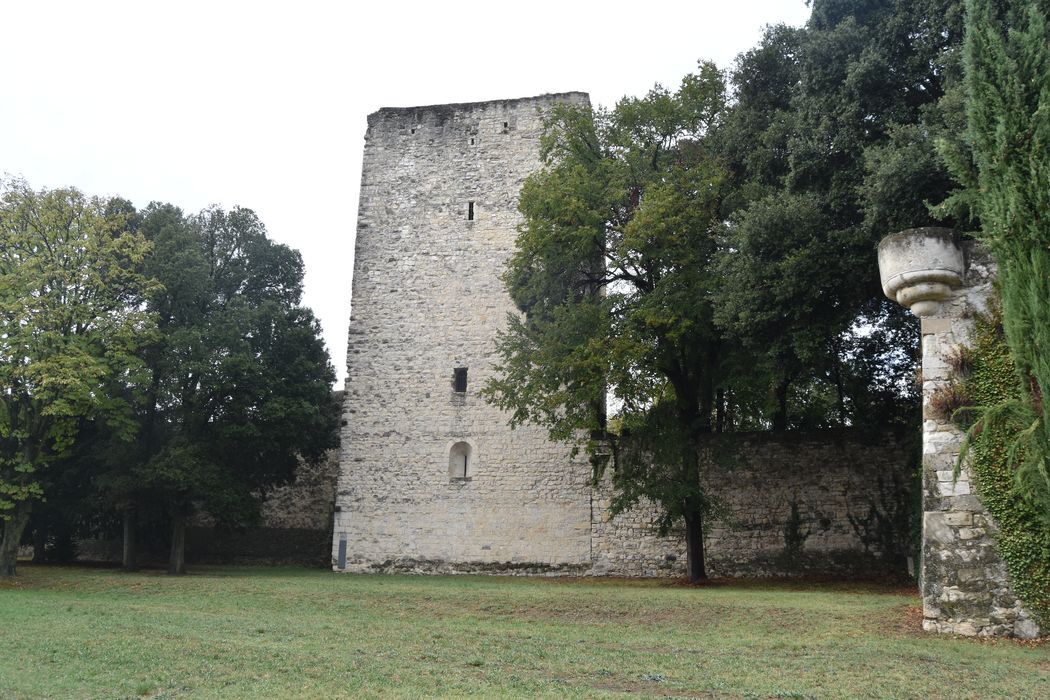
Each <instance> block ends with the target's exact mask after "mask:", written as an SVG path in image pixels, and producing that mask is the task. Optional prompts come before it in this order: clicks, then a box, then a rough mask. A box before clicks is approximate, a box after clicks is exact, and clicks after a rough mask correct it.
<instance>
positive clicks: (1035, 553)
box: [955, 308, 1050, 628]
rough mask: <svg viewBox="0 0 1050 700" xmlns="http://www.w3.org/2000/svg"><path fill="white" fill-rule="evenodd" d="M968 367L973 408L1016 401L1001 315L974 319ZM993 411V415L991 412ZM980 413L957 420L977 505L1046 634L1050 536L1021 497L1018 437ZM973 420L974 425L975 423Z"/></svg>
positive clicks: (964, 368)
mask: <svg viewBox="0 0 1050 700" xmlns="http://www.w3.org/2000/svg"><path fill="white" fill-rule="evenodd" d="M965 358H966V362H965V363H963V364H962V365H961V366H959V367H956V368H955V370H956V372H957V373H958V375H959V377H958V378H959V379H960V381H961V383H962V388H963V390H964V393H965V395H966V396H967V397H968V398H969V400H970V401H972V403H973V405H975V406H978V407H981V406H992V407H998V406H1003V405H1008V404H1009V403H1010V402H1012V401H1014V400H1016V399H1017V398H1018V394H1019V389H1018V384H1017V372H1016V370H1015V368H1014V363H1013V361H1012V360H1011V358H1010V349H1009V347H1008V346H1007V343H1006V336H1005V333H1004V332H1003V324H1002V314H1001V311H1000V310H999V309H998V308H993V309H992V310H991V311H990V312H989V313H988V314H987V315H984V316H980V317H978V318H977V320H976V323H975V330H974V338H973V345H972V346H971V347H970V348H969V349H968V352H966V353H965ZM992 410H995V409H992ZM981 413H982V410H981V409H980V408H978V409H976V410H975V411H969V410H961V411H957V412H956V414H955V415H956V420H957V421H960V422H961V423H962V427H964V428H969V436H970V437H969V438H968V440H967V445H968V447H967V454H968V459H969V466H970V470H971V474H972V478H973V481H974V483H975V485H976V487H977V494H978V496H979V497H980V499H981V503H983V504H984V507H985V508H986V509H987V510H988V512H989V513H990V514H991V515H992V516H993V517H994V518H995V519H996V521H997V522H998V524H999V527H1000V532H999V533H998V536H997V539H998V544H999V551H1000V553H1001V554H1002V557H1003V559H1004V560H1005V562H1006V565H1007V568H1008V569H1009V571H1010V577H1011V580H1012V582H1013V587H1014V591H1015V592H1016V593H1017V595H1018V597H1020V599H1021V600H1022V601H1023V602H1024V604H1025V606H1026V607H1027V608H1028V609H1029V610H1030V611H1031V612H1032V613H1033V615H1034V616H1035V617H1036V618H1037V620H1038V621H1039V623H1040V625H1041V626H1043V627H1044V628H1046V626H1047V624H1048V623H1050V530H1048V529H1047V528H1046V527H1045V525H1044V520H1043V518H1042V517H1041V513H1040V511H1039V509H1038V507H1037V506H1036V505H1035V504H1034V503H1033V502H1032V500H1031V499H1030V498H1025V497H1024V496H1025V494H1023V493H1022V488H1023V483H1022V482H1018V480H1017V478H1016V477H1017V474H1016V457H1017V455H1013V457H1014V458H1013V459H1011V455H1010V454H1009V453H1010V450H1011V449H1013V446H1014V440H1013V438H1014V435H1015V434H1016V431H1015V430H1013V429H1012V427H1011V426H1010V425H1009V422H1010V421H1009V420H1007V421H1000V422H999V423H998V427H993V425H992V423H989V424H988V426H986V425H984V423H985V422H986V421H985V419H984V418H981ZM975 420H976V422H974V421H975Z"/></svg>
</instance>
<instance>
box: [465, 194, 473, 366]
mask: <svg viewBox="0 0 1050 700" xmlns="http://www.w3.org/2000/svg"><path fill="white" fill-rule="evenodd" d="M473 220H474V202H467V221H473ZM464 371H466V370H464Z"/></svg>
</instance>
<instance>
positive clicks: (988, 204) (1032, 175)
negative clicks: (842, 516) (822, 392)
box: [956, 0, 1050, 529]
mask: <svg viewBox="0 0 1050 700" xmlns="http://www.w3.org/2000/svg"><path fill="white" fill-rule="evenodd" d="M967 9H968V16H967V25H966V26H967V33H966V47H965V49H966V50H965V66H966V85H967V89H968V99H967V103H966V106H967V131H966V141H967V144H968V146H969V149H970V154H971V156H972V162H973V166H974V167H973V168H970V169H967V168H964V167H962V166H960V165H959V163H958V162H956V172H957V174H958V176H959V178H960V179H961V180H962V182H963V184H964V185H965V186H966V187H967V188H968V189H969V190H971V191H973V194H972V195H971V196H970V201H971V202H972V204H973V206H974V208H975V210H976V213H977V215H978V216H979V218H980V220H981V224H982V227H981V231H980V233H979V237H980V240H981V241H982V242H984V243H985V245H987V246H988V248H989V249H990V250H991V252H992V254H993V255H994V256H995V260H996V263H997V264H998V276H999V289H1000V294H1001V296H1002V307H1003V328H1004V330H1005V334H1006V339H1007V343H1008V345H1009V347H1010V353H1011V358H1012V360H1013V364H1014V367H1015V369H1016V372H1017V380H1018V385H1019V393H1018V394H1017V395H1016V396H1015V397H1013V399H1014V400H1012V401H1009V402H1006V403H1004V404H1002V405H1000V406H998V407H995V408H989V409H988V410H987V411H986V414H985V420H984V423H986V424H988V425H992V424H1001V425H1003V426H1004V427H1008V429H1010V430H1011V431H1012V432H1013V435H1014V438H1013V439H1012V440H1011V444H1010V446H1009V450H1008V457H1009V461H1010V462H1011V463H1012V464H1015V465H1016V478H1017V481H1018V485H1019V492H1020V493H1021V494H1022V495H1023V496H1024V498H1025V499H1026V500H1028V502H1029V503H1030V504H1031V505H1032V507H1033V508H1034V509H1035V510H1036V512H1038V513H1039V514H1040V515H1041V517H1042V519H1043V524H1044V527H1045V528H1047V529H1050V398H1048V397H1050V303H1048V300H1050V218H1048V217H1047V212H1048V211H1050V188H1048V187H1047V183H1048V182H1050V24H1048V20H1047V11H1048V10H1050V4H1048V3H1045V2H1043V3H1037V2H1031V3H1028V2H1024V3H1021V2H1018V3H1007V5H1006V7H1005V9H1003V10H999V9H998V8H997V6H995V5H993V4H992V3H989V2H987V1H986V0H970V2H968V4H967Z"/></svg>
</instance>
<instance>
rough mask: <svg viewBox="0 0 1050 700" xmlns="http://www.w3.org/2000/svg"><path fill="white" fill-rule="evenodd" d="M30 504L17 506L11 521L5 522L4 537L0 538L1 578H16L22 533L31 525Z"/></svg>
mask: <svg viewBox="0 0 1050 700" xmlns="http://www.w3.org/2000/svg"><path fill="white" fill-rule="evenodd" d="M29 509H30V503H29V502H28V501H19V502H18V503H16V504H15V508H14V512H12V513H11V519H10V520H6V521H4V533H3V537H0V576H14V575H15V570H16V569H17V567H18V545H19V544H20V543H21V542H22V531H23V530H25V528H26V525H27V524H28V523H29Z"/></svg>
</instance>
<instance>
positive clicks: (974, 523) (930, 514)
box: [879, 228, 1039, 638]
mask: <svg viewBox="0 0 1050 700" xmlns="http://www.w3.org/2000/svg"><path fill="white" fill-rule="evenodd" d="M879 268H880V273H881V275H882V282H883V290H884V291H885V292H886V295H887V296H889V297H890V298H891V299H895V300H896V301H899V302H900V303H902V304H904V305H905V306H908V307H909V308H911V310H912V311H913V312H914V313H915V314H916V315H918V316H920V317H921V323H922V402H923V411H922V413H923V424H922V452H923V455H922V470H923V505H922V507H923V518H922V566H921V571H920V576H919V587H920V590H921V592H922V607H923V623H922V624H923V629H925V630H927V631H932V632H945V633H952V634H963V635H981V636H1017V637H1024V638H1032V637H1035V636H1038V634H1039V629H1038V627H1037V625H1036V624H1035V622H1034V621H1033V620H1032V618H1031V616H1030V615H1029V614H1028V613H1027V612H1026V611H1025V610H1024V609H1023V608H1022V607H1021V604H1020V602H1019V601H1018V600H1017V597H1016V596H1015V595H1014V593H1013V591H1012V590H1011V588H1010V584H1009V577H1008V575H1007V569H1006V565H1005V563H1004V562H1003V560H1002V558H1001V557H1000V556H999V551H998V548H997V546H996V543H995V533H996V530H997V527H996V524H995V522H994V521H993V519H992V517H991V516H990V515H989V514H988V513H987V512H986V511H985V509H984V507H983V506H982V505H981V502H980V500H978V498H977V495H976V493H975V492H974V487H973V484H972V482H971V480H970V473H969V471H968V470H967V469H966V467H965V466H964V467H963V468H962V470H961V472H960V474H959V476H958V478H956V477H955V475H954V468H955V462H956V460H957V459H958V456H959V450H960V447H961V445H962V440H963V434H962V432H961V431H960V430H959V428H958V427H956V426H955V424H954V423H952V422H951V420H950V419H949V418H947V417H944V416H940V415H937V414H936V412H935V411H933V410H931V406H930V399H931V397H932V396H933V395H934V394H935V393H936V392H937V391H938V390H939V389H942V388H943V387H945V386H947V385H948V384H949V383H950V382H951V380H952V377H951V369H950V367H949V366H948V362H947V359H946V358H948V357H949V356H950V355H951V353H952V352H953V350H954V349H955V348H956V347H958V346H959V345H962V344H967V343H968V342H969V341H970V338H971V334H972V330H973V318H974V314H975V313H980V312H982V311H984V310H985V309H986V306H987V302H988V299H989V295H990V294H991V292H992V281H993V279H994V277H995V267H994V263H992V261H991V259H990V258H989V257H988V256H987V254H986V253H985V252H984V251H983V250H982V249H980V248H978V247H976V246H975V245H974V244H973V243H970V242H968V243H962V244H961V243H960V242H959V241H958V240H957V239H956V238H955V237H954V236H953V235H952V232H951V231H948V230H946V229H929V228H926V229H909V230H908V231H902V232H901V233H898V234H894V235H892V236H888V237H887V238H885V239H883V241H882V242H881V243H880V244H879Z"/></svg>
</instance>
